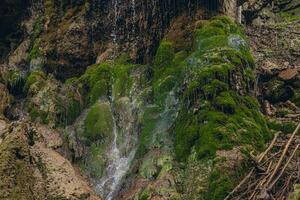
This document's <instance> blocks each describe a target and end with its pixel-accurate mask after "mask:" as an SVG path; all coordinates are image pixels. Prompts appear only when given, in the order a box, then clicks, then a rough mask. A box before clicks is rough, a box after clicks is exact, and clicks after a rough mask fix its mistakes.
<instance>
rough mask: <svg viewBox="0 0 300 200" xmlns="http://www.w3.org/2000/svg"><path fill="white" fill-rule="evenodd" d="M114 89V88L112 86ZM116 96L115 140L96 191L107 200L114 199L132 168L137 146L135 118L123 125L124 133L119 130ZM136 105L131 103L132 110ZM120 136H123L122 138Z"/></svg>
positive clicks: (112, 107)
mask: <svg viewBox="0 0 300 200" xmlns="http://www.w3.org/2000/svg"><path fill="white" fill-rule="evenodd" d="M112 90H113V88H112ZM113 105H114V98H112V100H111V109H112V121H113V140H112V144H111V147H110V149H109V151H108V153H107V158H108V166H107V167H106V171H105V175H104V176H103V177H102V178H101V179H100V180H99V181H97V184H96V191H97V192H98V193H99V194H101V196H102V197H103V198H104V199H105V200H112V199H113V198H114V197H115V195H116V194H117V192H118V191H119V189H120V186H121V184H122V181H123V178H124V176H125V175H126V173H127V172H128V170H129V168H130V164H131V161H132V160H133V158H134V156H135V153H136V147H137V145H136V144H137V134H136V133H137V131H136V130H135V123H134V120H132V121H130V123H128V124H126V127H121V128H122V131H123V132H124V133H123V134H122V133H121V131H119V130H118V127H117V121H118V120H117V119H116V118H115V115H114V106H113ZM135 107H136V105H135V103H134V101H133V102H132V103H131V106H130V111H129V112H133V109H135ZM120 136H123V137H122V138H121V137H120Z"/></svg>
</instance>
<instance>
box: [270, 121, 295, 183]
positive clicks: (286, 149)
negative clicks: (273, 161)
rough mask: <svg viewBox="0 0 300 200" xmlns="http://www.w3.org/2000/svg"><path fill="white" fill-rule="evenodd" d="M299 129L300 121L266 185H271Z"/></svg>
mask: <svg viewBox="0 0 300 200" xmlns="http://www.w3.org/2000/svg"><path fill="white" fill-rule="evenodd" d="M299 129H300V123H299V124H298V126H297V128H296V129H295V130H294V132H293V134H292V136H291V137H290V139H289V141H288V142H287V144H286V145H285V148H284V150H283V153H282V154H281V157H280V159H279V161H278V163H277V165H276V167H275V169H274V171H273V173H272V175H271V176H270V178H269V179H268V181H267V182H266V185H269V184H270V182H271V181H272V179H273V178H274V176H275V174H276V173H277V171H278V169H279V167H280V165H281V163H282V161H283V158H284V156H285V154H286V153H287V151H288V149H289V146H290V145H291V143H292V141H293V139H294V137H295V135H296V134H297V133H298V131H299Z"/></svg>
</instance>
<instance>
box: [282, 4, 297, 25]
mask: <svg viewBox="0 0 300 200" xmlns="http://www.w3.org/2000/svg"><path fill="white" fill-rule="evenodd" d="M299 13H300V8H299V7H298V8H296V9H292V10H289V11H282V12H280V13H279V16H280V17H281V18H282V19H283V21H284V22H297V21H300V14H299Z"/></svg>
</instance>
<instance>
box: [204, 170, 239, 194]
mask: <svg viewBox="0 0 300 200" xmlns="http://www.w3.org/2000/svg"><path fill="white" fill-rule="evenodd" d="M231 176H232V175H231V174H228V173H227V172H224V171H219V170H215V171H213V172H212V173H211V175H210V181H209V183H210V184H209V190H208V192H207V193H206V197H205V199H207V200H209V199H214V200H222V199H224V198H225V197H226V196H227V194H228V193H229V192H230V191H231V189H232V188H233V187H234V186H235V183H234V182H233V180H232V177H231Z"/></svg>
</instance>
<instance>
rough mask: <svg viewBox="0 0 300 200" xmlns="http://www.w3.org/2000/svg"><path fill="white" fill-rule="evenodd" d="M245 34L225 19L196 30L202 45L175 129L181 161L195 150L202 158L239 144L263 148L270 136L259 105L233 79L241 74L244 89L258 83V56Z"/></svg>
mask: <svg viewBox="0 0 300 200" xmlns="http://www.w3.org/2000/svg"><path fill="white" fill-rule="evenodd" d="M242 33H243V31H242V30H241V28H240V27H238V26H236V25H235V24H234V23H232V22H231V21H229V20H228V19H227V18H224V17H221V18H216V19H214V20H212V21H211V22H210V23H207V24H205V25H204V26H203V27H202V28H201V29H200V30H198V31H197V32H196V41H197V44H198V48H196V49H195V52H194V53H192V54H191V56H190V57H189V58H188V60H189V61H188V62H187V65H188V71H189V82H188V84H187V86H186V88H185V90H184V95H183V98H182V108H181V111H180V113H179V117H178V119H177V122H176V125H175V128H174V131H175V150H176V155H177V158H178V159H179V160H183V161H184V160H186V159H187V158H188V157H189V155H190V152H191V150H192V149H194V150H195V152H196V155H197V157H198V158H199V159H203V158H207V157H211V158H213V157H214V156H215V153H216V151H217V150H219V149H231V148H232V147H233V146H236V145H252V146H254V147H255V148H257V149H260V148H262V147H263V146H264V143H265V141H266V140H268V139H269V138H270V134H269V132H268V127H267V125H266V121H265V119H264V117H263V116H262V114H261V113H260V111H259V108H258V103H257V102H256V101H255V100H254V98H252V97H250V96H249V95H245V94H244V95H243V96H241V95H239V94H238V93H237V91H235V87H236V85H234V83H233V84H232V83H231V81H232V76H233V74H234V76H236V77H240V78H239V79H240V80H242V81H241V82H240V86H239V87H240V89H242V90H243V91H244V93H247V92H248V88H249V86H251V85H253V83H254V75H253V71H252V70H253V66H254V64H253V58H252V56H251V53H250V51H249V47H248V46H247V42H246V41H245V40H244V36H243V35H242ZM186 108H189V110H188V111H187V110H186Z"/></svg>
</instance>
